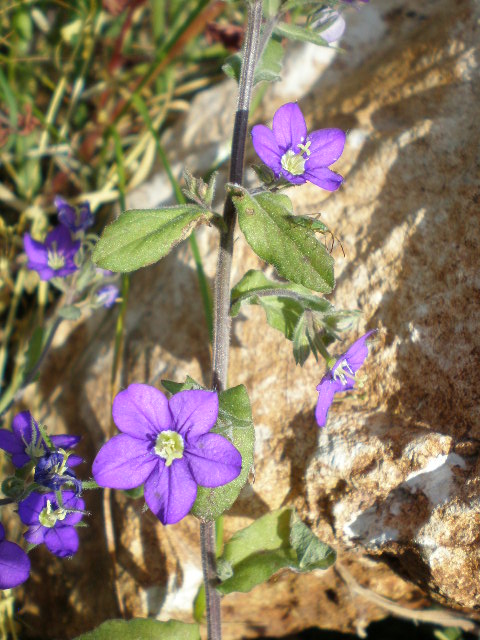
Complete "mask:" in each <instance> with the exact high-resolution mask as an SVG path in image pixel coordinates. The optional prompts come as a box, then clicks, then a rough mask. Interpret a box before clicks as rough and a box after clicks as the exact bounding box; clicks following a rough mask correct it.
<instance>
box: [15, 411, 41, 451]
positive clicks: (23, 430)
mask: <svg viewBox="0 0 480 640" xmlns="http://www.w3.org/2000/svg"><path fill="white" fill-rule="evenodd" d="M12 431H13V433H14V434H15V435H16V437H17V438H18V440H19V441H20V442H22V443H23V442H26V443H30V442H31V441H32V433H33V434H34V435H35V438H36V442H38V440H39V439H40V437H41V436H40V431H39V429H38V425H37V423H36V421H35V420H34V419H33V418H32V414H31V413H30V411H22V412H21V413H17V415H16V416H15V417H14V419H13V421H12ZM24 448H25V445H24Z"/></svg>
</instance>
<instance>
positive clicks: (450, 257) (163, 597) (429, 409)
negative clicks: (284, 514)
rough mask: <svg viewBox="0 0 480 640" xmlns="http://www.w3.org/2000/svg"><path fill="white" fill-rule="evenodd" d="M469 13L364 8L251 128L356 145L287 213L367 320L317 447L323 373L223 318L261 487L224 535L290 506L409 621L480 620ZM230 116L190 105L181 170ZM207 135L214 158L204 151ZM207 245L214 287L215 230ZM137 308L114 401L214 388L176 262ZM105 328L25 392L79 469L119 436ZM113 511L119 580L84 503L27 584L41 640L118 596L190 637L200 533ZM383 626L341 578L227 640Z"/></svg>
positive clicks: (250, 608)
mask: <svg viewBox="0 0 480 640" xmlns="http://www.w3.org/2000/svg"><path fill="white" fill-rule="evenodd" d="M475 7H476V4H475V2H474V1H473V0H471V1H467V0H458V1H456V2H451V0H437V1H435V2H433V1H427V2H422V3H421V5H419V4H418V3H417V2H414V1H413V0H406V1H405V0H402V1H400V0H382V1H380V0H377V1H375V0H372V1H371V2H370V4H369V5H368V6H365V7H363V9H362V11H361V12H358V13H356V12H353V13H351V15H350V24H349V25H348V26H347V32H346V36H345V38H344V41H343V42H342V46H344V48H345V49H346V50H347V52H346V55H343V56H340V55H337V56H335V55H333V54H331V53H330V52H328V53H327V54H325V52H323V51H322V52H321V53H320V54H319V53H318V50H317V49H313V48H307V50H304V49H302V50H301V51H300V50H299V51H297V52H294V53H293V54H292V55H291V56H290V58H289V65H288V69H287V80H286V83H285V85H284V86H283V88H282V85H280V84H279V85H278V86H277V87H274V89H273V91H272V93H271V100H270V101H265V102H264V107H263V108H264V112H263V114H260V115H259V117H258V119H259V120H262V119H263V120H267V119H269V118H271V116H272V115H273V112H274V110H275V108H276V107H278V106H279V105H280V104H281V103H283V102H285V101H286V100H294V99H299V100H300V104H301V106H302V108H303V109H304V112H305V113H306V116H307V124H308V125H309V127H310V129H316V128H320V127H322V126H339V127H342V128H345V129H348V130H349V135H348V144H347V147H346V151H345V154H344V156H343V158H342V159H341V161H340V162H339V163H338V165H337V169H338V171H339V172H340V173H342V174H343V175H345V176H346V182H345V185H344V187H343V188H342V189H341V190H340V191H339V192H338V193H336V194H332V195H329V194H327V193H325V192H321V191H320V190H318V189H317V188H315V187H312V186H308V185H307V186H305V187H302V188H301V189H298V190H296V191H295V192H292V197H293V199H294V202H295V205H296V211H297V212H298V213H313V212H318V211H321V212H322V216H323V219H324V220H325V221H326V222H327V223H328V224H329V225H330V226H331V227H332V228H333V229H334V230H335V233H336V234H337V235H338V236H339V237H340V238H341V240H342V243H343V247H344V250H345V253H346V258H343V256H342V253H341V251H340V250H339V248H338V247H337V248H336V249H335V250H334V255H335V258H336V260H337V271H336V273H337V288H336V290H335V292H334V294H333V296H332V301H333V302H334V304H335V305H336V306H338V307H339V308H342V307H343V308H348V309H352V308H358V309H360V310H361V311H362V312H363V316H362V320H361V322H360V326H359V333H361V332H363V330H364V329H365V327H368V328H373V327H378V328H379V329H380V332H379V338H378V342H377V345H376V347H374V349H373V351H372V353H371V355H370V357H369V359H368V361H367V364H366V367H365V372H366V373H367V374H368V381H367V383H366V386H365V390H364V393H363V394H357V395H353V396H351V397H350V398H348V399H345V400H344V401H342V402H340V403H338V404H336V405H335V406H334V407H333V409H332V410H331V413H330V417H329V421H328V425H327V427H326V428H325V429H323V430H322V431H319V430H318V429H317V427H316V425H315V422H314V416H313V408H314V406H315V402H316V392H315V385H316V384H317V383H318V381H319V379H320V378H321V376H322V374H323V366H322V365H317V364H316V363H315V362H314V361H313V360H312V361H309V362H308V363H307V365H306V366H305V367H304V368H303V369H300V368H299V367H296V366H295V362H294V360H293V356H292V353H291V347H290V344H288V343H286V342H285V341H284V339H283V338H282V337H281V336H280V334H279V333H277V332H276V331H275V330H273V329H271V328H269V327H268V326H267V324H266V322H265V319H264V316H263V313H262V311H261V310H260V309H258V308H251V309H248V310H247V311H246V312H245V313H244V315H243V317H241V318H239V319H236V320H235V321H234V323H233V335H234V339H233V345H232V353H231V367H230V380H231V383H232V384H239V383H244V384H245V385H246V386H247V388H248V389H249V391H250V397H251V400H252V406H253V415H254V419H255V424H256V429H257V443H256V469H255V471H256V480H255V484H254V485H253V486H247V487H246V488H245V490H244V491H243V493H242V495H241V499H240V500H239V501H238V502H237V504H236V505H235V506H234V508H233V509H232V511H231V513H230V515H229V516H228V517H227V518H226V532H227V535H229V534H230V533H231V532H233V531H234V530H236V529H238V528H239V527H241V526H243V525H245V524H247V523H248V522H249V521H250V519H251V518H253V517H257V516H259V515H261V514H263V513H265V512H266V511H267V510H269V509H274V508H277V507H279V506H281V505H283V504H285V503H294V504H295V505H296V506H297V508H298V509H299V511H300V513H301V515H302V517H303V518H304V519H305V520H306V521H308V522H310V523H311V525H312V527H313V528H314V530H315V531H316V532H317V533H318V535H320V536H321V537H322V538H323V539H324V540H325V541H327V542H330V543H331V544H332V545H334V546H335V548H336V549H337V550H338V552H339V557H340V561H341V562H342V564H343V565H345V566H348V567H349V571H350V572H351V574H352V575H353V576H354V577H355V578H356V579H357V581H358V582H359V583H361V584H362V585H363V586H364V587H368V588H370V589H371V590H372V591H374V592H375V593H376V594H379V595H382V596H385V597H388V598H391V599H392V600H395V601H396V602H397V603H400V604H403V605H409V604H411V605H412V606H415V607H417V608H418V607H420V606H422V605H423V606H424V605H426V604H428V601H429V600H428V599H434V600H438V601H440V602H442V603H444V604H447V605H448V606H450V607H453V608H457V609H460V610H463V611H464V612H465V613H467V614H474V613H475V611H477V610H478V608H479V607H480V582H479V578H478V562H479V559H480V558H479V553H480V504H479V498H478V496H479V483H480V464H479V461H478V460H479V458H478V453H479V448H480V423H479V396H478V384H477V380H476V376H477V372H478V370H479V365H480V363H479V355H480V343H479V338H478V326H479V322H480V295H479V289H480V280H479V276H478V268H477V265H478V255H479V246H480V242H479V240H480V228H479V227H480V225H479V218H478V206H479V202H480V180H479V172H478V168H479V166H478V165H479V157H478V136H477V135H476V131H477V127H478V121H479V115H480V113H479V112H480V107H479V105H480V96H479V95H478V92H479V90H478V87H479V86H480V84H479V83H478V80H479V75H480V74H479V66H478V50H477V49H476V44H477V43H478V18H479V10H478V7H477V8H475ZM308 65H310V66H308ZM306 69H308V73H306V71H305V70H306ZM287 91H288V93H286V92H287ZM306 92H308V94H307V95H304V94H305V93H306ZM233 101H234V96H233V93H232V87H231V85H222V87H217V88H214V89H212V90H211V91H209V92H204V93H203V94H200V95H199V96H198V97H197V98H196V99H195V101H194V105H193V108H192V111H191V112H190V114H189V115H188V116H187V120H186V121H185V122H183V123H182V125H181V127H179V128H178V129H177V131H176V132H175V133H174V135H173V138H172V139H174V140H175V145H174V147H175V151H178V149H180V150H182V149H183V150H184V153H185V156H186V157H187V164H189V165H190V167H191V168H192V169H197V170H198V169H202V168H203V169H205V168H206V167H207V166H208V164H209V162H210V161H211V159H212V157H215V156H218V155H221V154H222V148H224V147H222V145H224V141H225V136H226V133H225V132H226V131H227V132H228V130H229V128H230V126H231V119H230V117H229V116H228V117H226V116H225V114H228V113H230V111H229V108H228V106H226V105H228V104H232V102H233ZM215 112H216V113H217V114H218V115H219V119H218V121H217V120H216V119H215ZM216 127H218V130H217V129H216ZM207 137H208V140H209V141H210V142H211V141H212V137H213V142H211V145H210V146H209V147H208V148H206V149H205V148H204V147H202V145H203V144H204V138H205V140H206V139H207ZM195 147H197V148H203V150H204V152H205V153H204V158H203V160H204V161H205V164H204V165H203V166H202V164H201V163H200V164H198V165H197V166H195V165H193V162H191V161H190V159H189V158H191V157H192V156H193V154H194V153H195ZM187 150H188V151H187ZM250 159H252V160H253V155H252V153H251V149H250ZM203 160H202V162H203ZM164 184H165V179H164V178H161V177H160V178H155V179H153V180H152V182H151V183H150V184H149V185H145V187H143V188H142V189H141V190H140V192H139V193H137V194H135V206H136V207H141V206H152V205H153V204H156V202H155V198H156V197H157V195H158V193H159V191H158V190H159V186H160V187H161V186H162V185H164ZM152 194H155V195H154V196H152ZM132 197H133V196H132ZM165 197H167V196H165ZM199 240H200V243H201V247H202V252H203V255H204V258H205V260H206V268H207V272H208V274H209V275H210V276H211V275H212V274H213V270H214V267H215V255H216V247H215V242H214V233H213V231H212V230H208V229H206V230H205V231H203V232H202V233H201V234H199ZM235 251H236V266H235V270H234V274H233V278H234V280H238V279H239V278H240V277H241V275H242V273H243V272H244V270H246V269H247V268H254V267H258V266H259V264H260V263H259V261H258V260H257V259H256V258H255V257H254V256H253V255H252V254H251V252H250V251H249V249H248V247H247V246H246V245H245V243H244V241H243V239H242V237H241V234H240V232H239V233H238V241H237V243H236V245H235ZM131 300H132V304H131V305H130V308H129V312H128V317H127V341H126V348H125V351H124V354H123V364H124V367H123V374H122V375H123V377H122V380H121V384H122V386H124V385H127V384H129V383H130V382H133V381H136V382H140V381H150V382H153V383H157V384H159V381H160V378H170V379H178V380H181V379H183V378H184V377H185V375H186V374H187V373H188V374H190V375H192V376H193V377H194V378H197V379H203V380H204V381H206V382H208V379H209V374H208V367H209V349H208V346H207V341H208V337H207V333H206V330H205V326H204V321H203V312H202V307H201V302H200V296H199V294H198V289H197V285H196V276H195V272H194V268H193V262H192V259H191V256H190V253H189V250H188V246H186V245H184V246H182V247H180V248H179V249H178V250H177V251H175V252H174V253H173V254H172V255H171V256H169V257H168V258H167V259H166V260H164V261H163V262H161V263H160V264H159V265H157V266H155V267H152V268H149V269H145V270H143V271H141V272H139V273H138V274H136V275H135V277H134V278H133V282H132V292H131ZM186 304H188V307H185V305H186ZM100 315H101V314H100ZM112 329H113V319H112V315H111V314H109V315H107V314H105V315H104V316H103V317H102V318H100V317H99V315H97V316H95V317H94V318H92V319H90V320H89V321H87V322H84V323H83V324H81V325H80V326H77V328H76V329H75V330H74V331H73V333H72V334H71V335H69V336H60V337H59V340H58V341H57V344H56V347H55V350H54V352H53V354H52V357H51V358H50V359H49V361H48V367H47V371H46V372H45V375H44V376H43V378H42V382H41V387H40V388H39V389H37V392H36V399H37V401H39V399H42V398H43V401H44V402H46V403H47V405H48V407H49V410H50V415H49V416H48V419H47V420H46V421H47V423H48V424H49V425H50V426H51V427H53V428H54V429H56V430H58V431H61V430H63V429H65V428H67V429H68V428H70V429H71V430H73V431H75V432H77V431H78V430H79V429H80V430H83V432H84V433H85V434H86V438H85V443H84V445H83V454H84V455H85V457H86V458H88V459H90V460H91V459H92V458H93V456H94V452H95V450H96V448H98V446H99V444H100V443H101V442H102V441H103V439H104V438H105V436H106V435H107V434H110V433H111V431H112V426H111V424H110V406H111V404H110V398H109V377H110V367H111V360H112V342H113V339H112V336H113V331H112ZM354 337H355V336H354V335H353V334H352V336H351V338H352V339H353V338H354ZM62 340H64V341H65V342H64V343H62ZM111 500H112V510H113V526H114V530H115V535H116V540H117V550H116V558H115V559H114V560H115V562H112V561H111V560H113V558H112V559H111V558H110V557H109V556H108V555H107V554H106V546H105V542H104V536H103V532H102V526H101V518H100V517H98V516H97V517H95V516H96V515H97V514H99V513H100V512H101V509H102V503H101V498H100V496H99V495H95V496H90V495H89V496H88V501H89V504H88V508H89V509H90V510H91V512H92V514H93V515H92V517H91V518H90V520H91V527H90V529H88V530H83V531H82V532H81V537H82V552H81V553H79V554H78V555H77V556H76V557H75V558H74V559H72V560H71V561H69V562H60V561H58V562H57V561H54V562H51V561H50V560H49V561H48V565H47V566H48V572H49V573H48V576H47V577H44V576H43V575H42V573H41V572H40V570H38V571H36V573H35V574H34V577H33V579H32V580H31V581H30V582H29V583H28V584H27V586H26V592H27V594H28V595H29V596H31V598H29V600H31V601H33V602H36V603H38V607H39V609H38V610H34V609H32V608H30V609H29V611H28V612H27V614H28V615H29V616H30V619H31V621H32V629H33V631H34V633H36V634H38V633H40V635H41V636H42V637H44V638H55V637H66V636H67V632H66V631H65V627H64V626H63V625H65V624H66V623H67V622H68V625H69V626H68V634H69V635H70V636H74V635H76V634H78V633H79V632H80V631H83V630H86V629H88V628H91V627H93V626H94V625H95V624H98V623H99V622H100V621H102V620H103V619H105V618H107V617H113V616H117V615H118V611H117V609H116V604H115V587H116V589H117V592H118V594H119V597H120V600H121V602H122V606H123V607H124V609H125V611H126V612H127V614H128V615H137V616H138V615H141V616H145V615H157V616H159V617H160V618H161V619H167V618H169V617H179V618H182V619H185V620H188V619H190V615H191V614H190V612H191V603H192V599H193V597H194V595H195V593H196V590H197V588H198V585H199V583H200V580H201V573H200V566H199V561H198V542H197V538H198V523H197V522H196V521H195V520H194V519H193V518H187V519H186V520H185V521H184V522H182V523H181V524H179V525H176V526H174V527H166V528H164V527H162V526H161V525H160V524H159V523H158V522H156V521H155V518H154V517H153V516H152V515H151V514H149V513H143V512H142V506H143V505H142V501H131V500H128V499H126V498H125V497H123V496H117V495H113V496H112V498H111ZM83 550H84V551H85V553H83ZM35 554H36V556H37V559H36V562H35V563H34V565H35V566H37V563H38V562H39V561H40V559H41V557H43V558H44V559H45V561H46V560H47V556H46V552H45V553H44V551H43V550H38V551H36V552H35ZM92 569H94V575H95V580H96V582H95V583H94V584H93V585H92ZM42 571H44V568H43V569H42ZM53 606H55V610H60V611H61V613H59V614H58V615H56V616H55V618H53V619H52V618H51V617H50V616H48V618H45V616H42V615H40V611H41V610H44V611H45V610H47V611H48V610H51V608H52V607H53ZM384 613H385V612H384V610H382V609H379V608H378V607H377V606H375V605H374V604H372V603H371V602H369V601H368V600H364V599H361V598H352V595H351V594H350V593H349V591H348V588H347V587H346V585H345V583H344V582H343V580H342V579H341V578H340V576H339V574H338V573H337V572H336V571H335V570H334V569H330V570H329V571H327V572H319V573H317V574H312V575H309V576H296V575H293V574H291V573H282V574H279V575H278V576H275V578H274V579H272V580H271V581H270V582H269V583H268V584H266V585H264V586H262V587H258V588H257V589H256V590H254V591H253V592H252V593H251V594H238V595H232V596H229V597H228V598H226V599H225V600H224V603H223V614H224V621H225V624H224V628H225V638H227V639H232V640H233V639H238V638H241V637H245V638H247V637H255V636H262V635H267V634H268V635H282V634H285V633H288V632H289V631H292V630H295V629H300V628H304V627H309V626H315V625H319V626H322V627H325V628H332V627H333V628H336V629H341V630H352V629H355V627H356V626H360V627H361V626H362V625H363V624H366V623H368V622H369V621H370V620H372V619H374V618H378V617H381V616H382V615H384Z"/></svg>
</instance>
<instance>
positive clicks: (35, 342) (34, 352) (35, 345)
mask: <svg viewBox="0 0 480 640" xmlns="http://www.w3.org/2000/svg"><path fill="white" fill-rule="evenodd" d="M44 338H45V331H44V330H43V329H42V328H41V327H35V329H34V330H33V334H32V337H31V338H30V341H29V343H28V349H27V357H26V363H25V373H26V374H28V373H29V372H30V371H31V370H32V369H33V367H34V366H35V365H36V364H37V362H38V359H39V358H40V355H41V353H42V349H43V344H44Z"/></svg>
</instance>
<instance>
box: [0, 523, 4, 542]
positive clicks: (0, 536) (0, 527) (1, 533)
mask: <svg viewBox="0 0 480 640" xmlns="http://www.w3.org/2000/svg"><path fill="white" fill-rule="evenodd" d="M2 540H5V529H4V528H3V524H2V523H1V522H0V542H2Z"/></svg>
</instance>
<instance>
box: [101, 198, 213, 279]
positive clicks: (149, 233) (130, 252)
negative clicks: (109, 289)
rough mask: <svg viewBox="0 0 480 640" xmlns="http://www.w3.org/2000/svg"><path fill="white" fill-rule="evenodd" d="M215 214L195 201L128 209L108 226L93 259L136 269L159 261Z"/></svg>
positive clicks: (122, 269)
mask: <svg viewBox="0 0 480 640" xmlns="http://www.w3.org/2000/svg"><path fill="white" fill-rule="evenodd" d="M211 217H212V214H211V213H210V212H208V211H206V210H205V209H203V208H202V207H199V206H197V205H193V204H182V205H179V206H177V207H166V208H164V209H132V210H131V211H125V212H124V213H122V214H121V216H120V217H119V218H118V219H117V220H115V222H112V223H111V224H110V225H108V226H107V227H106V228H105V230H104V232H103V234H102V236H101V238H100V240H99V241H98V243H97V245H96V247H95V249H94V251H93V255H92V260H93V262H94V263H95V264H96V265H98V266H99V267H102V268H103V269H110V270H111V271H116V272H128V271H135V270H136V269H140V268H141V267H146V266H147V265H149V264H153V263H154V262H158V260H160V259H161V258H163V257H164V256H166V255H167V254H168V252H169V251H170V250H171V249H172V248H173V247H174V246H176V245H177V244H178V243H179V242H181V241H182V240H185V238H187V237H188V236H189V235H190V233H191V231H192V230H193V228H194V227H196V226H197V225H199V224H201V223H205V222H208V220H209V219H210V218H211Z"/></svg>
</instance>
